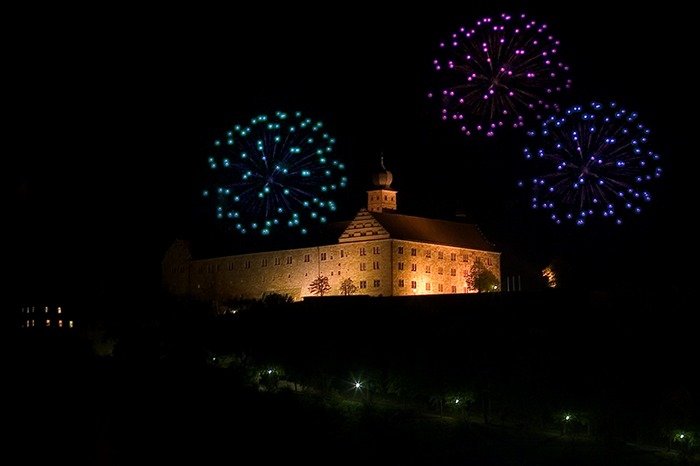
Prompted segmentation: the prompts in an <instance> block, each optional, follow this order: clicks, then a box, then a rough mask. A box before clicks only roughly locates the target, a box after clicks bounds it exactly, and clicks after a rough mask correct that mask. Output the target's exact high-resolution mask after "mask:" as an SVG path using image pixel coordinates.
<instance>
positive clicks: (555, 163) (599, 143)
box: [519, 102, 661, 225]
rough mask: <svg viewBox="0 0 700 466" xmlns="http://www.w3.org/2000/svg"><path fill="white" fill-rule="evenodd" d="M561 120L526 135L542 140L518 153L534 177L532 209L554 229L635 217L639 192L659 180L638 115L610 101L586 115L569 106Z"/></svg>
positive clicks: (644, 196) (646, 197) (642, 198)
mask: <svg viewBox="0 0 700 466" xmlns="http://www.w3.org/2000/svg"><path fill="white" fill-rule="evenodd" d="M564 115H565V116H561V117H559V116H552V117H550V118H548V119H547V120H546V121H544V122H543V123H542V126H541V129H540V131H539V132H538V131H531V132H529V133H528V134H529V135H530V136H533V137H539V138H540V139H541V141H542V145H541V146H540V147H538V148H536V149H529V148H525V149H524V153H525V157H526V159H528V160H531V161H533V162H534V163H536V164H537V167H538V170H537V171H538V173H540V174H539V175H538V176H536V177H534V178H532V182H531V187H532V190H533V195H532V199H531V200H532V207H533V208H534V209H542V210H545V211H547V212H548V214H549V217H550V218H551V219H552V220H553V221H554V222H556V223H558V224H559V223H562V222H564V221H571V222H574V223H575V224H577V225H583V224H584V223H586V220H587V219H588V218H589V217H596V216H600V217H604V218H609V219H611V220H613V221H614V222H615V223H617V224H620V223H622V219H623V217H624V216H625V215H627V214H629V213H630V212H631V213H640V212H641V210H642V209H641V204H642V203H644V202H648V201H650V200H651V195H650V193H649V191H647V190H646V189H645V187H646V186H648V185H649V184H650V182H651V181H652V180H654V179H656V178H658V177H659V176H661V168H660V167H659V155H658V154H656V153H655V152H653V151H651V150H649V149H647V148H646V147H647V145H648V143H649V141H648V136H649V129H648V128H646V127H645V126H644V125H643V124H641V123H640V122H639V121H638V117H639V116H638V114H637V113H636V112H628V111H627V110H624V109H622V108H619V107H618V106H617V104H616V103H614V102H613V103H610V104H609V105H607V106H606V105H604V104H601V103H595V102H594V103H592V104H590V107H589V109H588V110H584V108H583V107H581V106H575V107H571V108H570V109H568V110H566V112H564ZM519 185H520V186H525V183H523V182H519Z"/></svg>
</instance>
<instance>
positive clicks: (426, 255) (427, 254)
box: [425, 249, 432, 259]
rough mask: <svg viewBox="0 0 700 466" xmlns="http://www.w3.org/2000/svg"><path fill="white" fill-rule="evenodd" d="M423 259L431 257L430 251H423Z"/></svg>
mask: <svg viewBox="0 0 700 466" xmlns="http://www.w3.org/2000/svg"><path fill="white" fill-rule="evenodd" d="M425 257H427V258H428V259H430V258H431V257H432V256H431V254H430V249H428V250H427V251H425Z"/></svg>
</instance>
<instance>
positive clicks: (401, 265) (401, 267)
mask: <svg viewBox="0 0 700 466" xmlns="http://www.w3.org/2000/svg"><path fill="white" fill-rule="evenodd" d="M398 267H399V270H403V262H399V263H398Z"/></svg>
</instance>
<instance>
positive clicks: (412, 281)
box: [411, 280, 418, 290]
mask: <svg viewBox="0 0 700 466" xmlns="http://www.w3.org/2000/svg"><path fill="white" fill-rule="evenodd" d="M411 288H413V289H414V290H415V289H416V288H418V283H416V281H415V280H411Z"/></svg>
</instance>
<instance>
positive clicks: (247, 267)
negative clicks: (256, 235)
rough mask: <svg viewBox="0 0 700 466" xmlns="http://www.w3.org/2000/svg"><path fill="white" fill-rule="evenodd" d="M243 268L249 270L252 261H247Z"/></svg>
mask: <svg viewBox="0 0 700 466" xmlns="http://www.w3.org/2000/svg"><path fill="white" fill-rule="evenodd" d="M243 268H244V269H249V268H250V261H245V262H243Z"/></svg>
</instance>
